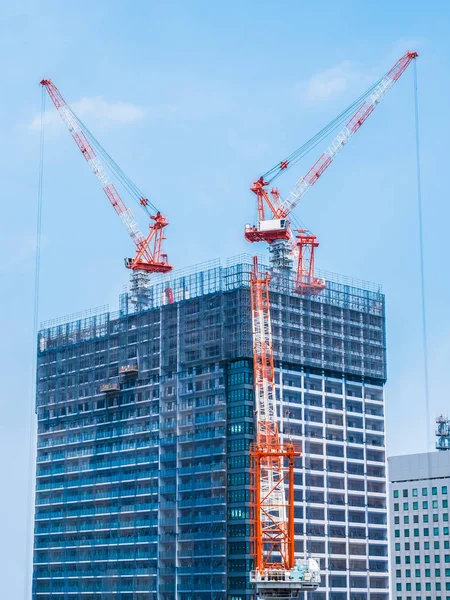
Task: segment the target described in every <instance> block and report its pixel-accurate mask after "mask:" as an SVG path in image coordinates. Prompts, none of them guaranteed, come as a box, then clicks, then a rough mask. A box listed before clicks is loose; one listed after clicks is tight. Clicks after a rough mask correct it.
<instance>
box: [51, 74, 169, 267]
mask: <svg viewBox="0 0 450 600" xmlns="http://www.w3.org/2000/svg"><path fill="white" fill-rule="evenodd" d="M41 85H42V86H44V87H45V89H46V90H47V92H48V95H49V96H50V98H51V100H52V102H53V104H54V105H55V107H56V109H57V110H58V112H59V114H60V116H61V118H62V120H63V121H64V123H65V124H66V126H67V129H68V130H69V132H70V134H71V135H72V137H73V139H74V140H75V143H76V144H77V146H78V148H79V149H80V151H81V154H82V155H83V156H84V158H85V159H86V161H87V163H88V165H89V166H90V168H91V169H92V172H93V173H94V175H95V176H96V178H97V180H98V181H99V183H100V185H101V187H102V188H103V191H104V192H105V194H106V196H107V198H108V200H109V201H110V203H111V204H112V206H113V208H114V210H115V211H116V213H117V214H118V216H119V217H120V219H121V221H122V223H123V224H124V226H125V228H126V229H127V231H128V234H129V235H130V237H131V239H132V240H133V242H134V244H135V246H136V254H135V256H134V258H126V259H125V266H126V267H127V268H128V269H131V270H132V271H134V272H138V271H141V272H146V273H169V272H170V271H172V269H173V267H172V265H170V264H169V262H168V260H167V254H164V252H163V251H162V242H163V240H164V239H165V237H164V228H165V227H167V225H168V224H169V222H168V221H167V219H166V218H165V217H164V216H163V215H162V214H161V213H160V211H159V210H158V209H157V208H156V207H155V206H154V205H153V204H151V203H150V201H149V200H148V199H147V198H146V197H145V196H144V195H143V194H142V193H141V192H140V190H139V189H138V187H137V186H136V185H135V184H134V183H133V182H132V181H131V180H130V179H129V178H128V177H127V176H126V175H125V173H124V172H123V171H122V170H121V169H120V167H119V166H118V165H117V164H116V163H115V162H114V160H113V159H112V158H111V157H110V156H109V154H108V153H107V152H106V150H105V149H104V148H102V146H101V145H100V144H99V142H98V141H97V140H96V139H95V138H94V136H93V135H92V134H91V133H90V131H89V130H88V128H87V127H86V126H85V125H84V124H83V123H82V122H81V121H80V119H79V118H78V117H77V116H76V114H75V113H74V112H73V110H72V109H71V108H70V106H69V105H68V104H67V102H66V101H65V100H64V98H63V96H62V94H61V92H60V91H59V90H58V88H57V87H56V86H55V84H54V83H53V82H52V81H51V80H49V79H43V80H42V81H41ZM111 176H115V178H116V180H117V181H119V182H120V183H121V184H122V185H123V187H124V188H125V189H126V190H127V192H128V193H129V195H130V196H131V197H132V198H133V199H134V200H135V201H136V202H137V203H138V204H139V206H141V208H143V209H144V211H145V212H146V214H147V215H148V217H150V219H151V221H153V224H151V225H150V230H149V232H148V234H147V235H144V234H142V233H141V231H140V229H139V227H138V225H137V223H136V220H135V218H134V216H133V213H132V212H131V209H130V208H129V207H128V206H127V205H126V204H125V203H124V201H123V200H122V198H121V196H120V194H119V192H118V191H117V188H116V186H115V185H114V183H113V181H112V178H111Z"/></svg>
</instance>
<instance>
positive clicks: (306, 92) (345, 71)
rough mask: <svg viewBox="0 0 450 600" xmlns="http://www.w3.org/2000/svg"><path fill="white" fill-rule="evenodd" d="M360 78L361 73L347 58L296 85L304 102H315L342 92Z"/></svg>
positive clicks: (324, 100)
mask: <svg viewBox="0 0 450 600" xmlns="http://www.w3.org/2000/svg"><path fill="white" fill-rule="evenodd" d="M360 78H361V73H360V72H359V71H357V70H356V69H355V68H354V66H353V64H352V63H351V62H350V61H348V60H346V61H343V62H341V63H340V64H338V65H336V66H335V67H331V68H329V69H325V70H323V71H319V72H318V73H316V74H315V75H313V76H312V77H311V78H310V79H308V80H307V81H303V82H300V83H298V84H297V85H296V86H295V87H296V90H297V92H298V93H299V94H300V96H301V98H302V100H303V101H304V102H306V103H308V104H315V103H317V102H326V101H327V100H328V99H329V98H331V97H332V96H336V95H339V94H342V92H345V90H346V89H347V88H348V87H349V85H350V84H351V83H352V82H354V81H355V80H357V79H360Z"/></svg>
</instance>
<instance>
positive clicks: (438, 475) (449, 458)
mask: <svg viewBox="0 0 450 600" xmlns="http://www.w3.org/2000/svg"><path fill="white" fill-rule="evenodd" d="M389 482H390V483H389V503H390V540H391V541H390V546H391V573H392V581H391V586H392V598H393V599H394V600H449V599H450V535H449V517H448V515H449V512H450V511H449V508H448V502H449V490H450V452H428V453H423V454H410V455H405V456H394V457H392V458H390V459H389Z"/></svg>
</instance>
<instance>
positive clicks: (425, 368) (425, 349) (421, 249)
mask: <svg viewBox="0 0 450 600" xmlns="http://www.w3.org/2000/svg"><path fill="white" fill-rule="evenodd" d="M414 121H415V132H416V173H417V213H418V224H419V263H420V297H421V313H422V344H423V374H424V393H425V413H426V420H427V446H428V449H430V446H431V442H430V431H429V428H430V393H429V377H428V333H427V311H426V297H425V264H424V241H423V208H422V179H421V172H420V136H419V96H418V86H417V60H415V61H414Z"/></svg>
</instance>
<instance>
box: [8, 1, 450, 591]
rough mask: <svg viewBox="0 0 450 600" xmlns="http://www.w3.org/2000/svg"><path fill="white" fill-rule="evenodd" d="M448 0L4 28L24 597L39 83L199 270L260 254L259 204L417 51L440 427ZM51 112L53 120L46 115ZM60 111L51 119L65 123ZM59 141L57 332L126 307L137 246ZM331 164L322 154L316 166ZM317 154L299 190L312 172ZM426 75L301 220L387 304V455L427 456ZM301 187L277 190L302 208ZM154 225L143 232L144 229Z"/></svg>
mask: <svg viewBox="0 0 450 600" xmlns="http://www.w3.org/2000/svg"><path fill="white" fill-rule="evenodd" d="M449 13H450V7H449V5H448V3H446V2H443V1H442V0H441V1H440V2H435V3H433V10H430V7H429V6H427V5H426V4H424V3H422V2H418V1H417V0H413V1H412V2H411V1H409V2H404V1H399V2H396V3H391V2H387V1H385V0H381V1H380V2H377V3H375V4H373V3H372V4H371V5H368V4H367V3H360V2H350V1H349V2H346V1H345V0H344V1H343V2H339V3H337V2H325V3H322V4H321V5H320V8H318V5H317V4H313V3H306V2H298V1H289V0H286V1H285V2H283V3H278V2H275V1H264V0H262V1H258V2H256V1H253V0H249V1H247V2H237V1H234V0H231V1H228V2H223V3H218V2H217V3H215V2H207V1H188V0H185V1H184V2H183V1H180V2H177V1H168V2H152V1H147V2H143V1H139V0H137V1H135V2H133V3H125V2H117V1H109V2H106V1H105V0H98V1H97V2H95V3H92V2H89V3H88V2H84V1H81V2H77V3H72V4H70V3H69V4H68V3H58V2H52V1H42V2H39V3H38V2H26V1H18V2H16V3H15V4H14V6H12V4H11V3H10V5H9V6H7V7H3V9H2V15H1V17H0V19H1V20H0V28H1V31H0V33H1V35H0V48H1V52H0V64H1V72H2V79H3V87H4V93H3V95H2V97H1V98H0V119H1V123H2V127H1V128H0V138H1V142H2V143H1V146H0V154H1V163H0V164H1V166H0V170H1V172H2V187H3V207H2V219H1V222H0V253H1V256H2V258H3V260H2V262H1V266H0V279H1V289H2V292H3V295H2V310H1V315H0V319H1V321H2V322H1V331H2V337H3V344H2V354H1V361H2V366H3V373H4V377H3V382H2V389H1V392H0V394H1V403H2V420H1V422H0V446H1V448H2V453H1V456H2V459H1V461H0V468H1V480H2V481H3V482H4V481H5V480H6V481H7V482H8V483H7V485H6V486H4V490H5V491H4V493H3V494H2V495H1V497H0V512H1V514H2V515H3V527H2V536H1V544H0V573H1V576H2V577H1V579H2V589H3V593H4V594H5V598H8V600H16V599H19V598H23V597H24V591H23V585H24V584H23V582H24V571H25V555H24V553H25V540H26V514H27V507H26V490H27V481H28V474H27V469H28V450H27V447H28V435H29V434H28V431H29V418H30V406H31V403H32V401H33V400H32V398H31V381H32V355H33V338H32V323H33V312H32V307H33V265H34V255H33V253H34V244H35V219H36V197H37V181H38V156H39V133H38V130H37V128H36V126H35V125H36V123H35V119H36V117H38V116H39V110H40V95H41V91H40V87H39V81H40V79H42V78H43V77H51V78H52V79H53V80H54V81H55V83H56V85H57V86H58V87H59V88H60V90H61V91H62V93H63V95H64V96H65V97H66V99H67V100H68V101H69V102H70V103H71V104H72V105H74V106H75V107H76V108H77V109H78V112H79V113H80V116H81V117H82V118H83V120H84V121H85V122H86V124H87V125H88V126H89V127H90V129H91V130H92V131H93V132H94V133H95V135H96V137H97V138H98V139H100V141H101V142H102V144H103V145H104V146H105V147H106V149H107V150H108V151H109V152H110V153H111V154H112V155H113V157H114V158H115V159H116V161H117V162H118V163H119V164H120V165H121V167H122V168H123V169H124V170H125V172H126V173H127V174H128V175H129V176H130V177H131V178H132V179H133V180H134V181H136V183H137V184H138V185H139V186H140V187H141V188H142V189H143V190H144V191H145V193H146V194H147V196H148V197H149V198H150V199H151V200H152V201H153V202H154V203H155V204H156V205H157V206H158V208H160V209H161V210H162V211H163V212H164V213H165V214H167V215H168V216H169V219H170V227H169V228H168V230H167V235H168V240H167V244H166V248H167V251H168V253H169V258H170V260H171V261H172V262H173V263H174V264H175V265H176V267H179V268H182V267H185V266H189V265H191V264H194V263H198V262H202V261H204V260H209V259H210V258H215V257H226V256H230V255H234V254H238V253H241V252H249V251H251V250H252V249H251V248H249V247H248V245H247V244H246V242H245V241H244V239H243V235H242V230H243V227H244V225H245V223H246V222H249V221H253V219H254V199H253V197H252V194H251V193H250V192H249V191H248V186H249V183H250V182H251V180H252V178H253V177H256V176H259V175H260V174H261V173H262V172H264V171H266V170H267V169H268V168H270V167H272V166H273V165H274V164H275V163H276V162H278V161H279V160H280V159H281V158H283V157H284V156H285V155H286V154H288V153H289V152H291V151H292V150H294V149H295V148H297V147H298V146H299V145H301V143H302V142H304V141H305V140H306V139H308V138H309V137H310V136H311V135H313V134H314V133H315V132H316V131H317V130H318V129H320V128H321V127H322V126H323V125H325V124H326V123H327V122H328V121H329V120H330V119H331V118H332V117H334V116H335V115H336V114H337V113H338V112H340V110H342V109H343V108H345V107H346V106H347V105H348V104H349V103H350V102H351V101H352V100H353V99H354V98H355V97H356V96H357V95H359V94H360V93H361V92H362V91H363V90H364V89H366V88H367V87H368V85H369V84H370V83H371V82H372V81H374V80H376V79H377V78H378V77H379V76H380V75H381V74H383V73H384V72H386V71H387V70H388V69H389V68H390V66H391V65H392V64H393V63H394V62H395V61H396V60H397V58H399V57H400V56H401V55H402V54H404V52H405V51H406V50H408V49H416V50H418V51H419V53H420V59H419V63H418V71H419V95H420V126H421V147H422V169H423V172H422V175H423V201H424V235H425V266H426V284H427V302H428V305H427V308H428V323H429V354H430V391H431V393H430V399H431V410H430V414H431V418H432V419H433V418H434V416H435V415H436V414H437V413H439V412H444V413H447V412H448V409H447V406H448V393H447V369H448V365H449V363H450V341H449V335H448V334H449V329H450V316H449V312H448V297H449V293H450V284H449V278H448V247H447V240H448V222H449V218H450V207H449V202H448V185H447V181H446V173H447V171H448V162H449V152H448V139H449V137H450V131H449V130H450V127H449V120H448V115H447V109H446V103H447V98H448V97H449V92H450V89H449V88H450V85H449V80H448V73H449V72H450V68H449V67H450V64H449V63H450V58H449V57H450V52H449V49H450V48H449V41H448V22H449V17H450V14H449ZM47 106H48V107H50V105H49V103H47ZM51 108H52V107H51ZM50 114H53V116H50V118H49V122H48V125H47V127H46V146H45V169H44V209H43V249H42V270H41V294H40V320H43V319H49V318H53V317H57V316H62V315H65V314H69V313H73V312H78V311H81V310H84V309H87V308H89V307H93V306H98V305H102V304H106V303H109V304H110V306H111V308H112V309H115V308H116V307H117V297H118V294H119V293H120V291H121V290H122V287H123V285H124V284H126V282H127V278H128V275H127V272H126V271H125V269H124V268H123V266H122V264H123V263H122V259H123V257H124V256H126V255H129V254H130V251H131V249H130V242H129V240H128V238H127V236H126V234H125V232H124V231H123V230H122V226H121V224H120V222H119V220H118V219H117V217H116V215H115V214H114V212H113V211H112V210H111V208H110V206H108V203H107V201H106V198H104V197H103V195H102V192H101V190H100V189H99V187H98V185H97V183H96V182H95V180H94V178H93V176H92V174H91V173H90V172H89V170H88V168H87V167H86V165H85V164H84V161H83V159H82V158H81V157H80V156H79V153H78V150H77V149H76V147H75V145H74V144H73V142H72V140H71V139H70V137H69V135H68V133H67V131H65V130H64V127H63V125H62V123H60V122H59V121H58V120H57V119H56V118H55V117H56V116H57V115H56V114H54V113H50ZM319 153H320V149H317V155H319ZM315 158H316V156H315V154H314V153H313V154H312V155H310V156H309V157H307V158H306V159H305V160H304V162H302V163H301V164H299V165H298V169H297V171H296V172H295V173H294V174H293V176H300V175H302V174H304V173H305V172H306V171H307V170H308V169H309V167H310V166H311V164H312V163H313V162H314V161H315ZM415 181H416V175H415V150H414V112H413V73H412V69H411V68H410V69H409V70H408V71H407V72H406V73H405V74H404V75H403V77H402V78H401V80H400V81H399V82H398V84H397V85H396V87H395V88H394V89H393V90H392V91H391V92H390V94H389V95H388V96H387V98H386V99H385V100H384V101H383V103H382V104H381V105H380V107H379V108H378V109H377V111H376V112H375V113H374V115H373V116H371V118H370V119H369V121H368V122H367V123H366V124H365V125H364V128H363V129H361V131H360V132H359V133H358V135H357V136H356V137H355V139H353V140H352V141H351V143H350V144H349V145H348V147H347V148H346V149H345V151H344V152H343V153H342V154H341V155H340V156H339V157H338V158H337V160H336V163H335V164H334V165H333V166H332V167H331V168H330V169H329V171H328V172H327V173H326V174H325V175H324V177H323V178H322V179H321V180H320V182H319V183H318V184H317V186H315V188H314V189H312V190H311V192H310V193H309V195H308V196H307V197H306V198H305V200H304V201H303V203H302V205H301V206H299V207H298V208H297V213H296V214H297V216H298V217H299V218H301V220H302V221H303V222H305V223H306V224H307V225H308V226H309V227H310V228H311V229H312V230H313V231H314V232H315V233H316V234H317V235H318V236H319V239H320V241H321V246H320V248H319V251H318V254H317V264H318V266H319V267H321V268H323V269H326V270H329V271H334V272H337V273H341V274H344V275H347V276H351V277H356V278H361V279H366V280H371V281H375V282H379V283H380V284H382V286H383V289H384V291H385V293H386V296H387V333H388V359H389V370H388V375H389V383H388V386H387V416H388V450H389V453H390V454H399V453H404V452H412V451H424V450H426V449H428V447H429V446H428V443H429V441H428V439H427V433H428V434H429V435H428V437H429V438H430V442H431V443H433V435H432V434H433V422H432V421H430V422H429V423H427V422H426V413H425V408H424V397H423V371H422V345H421V322H420V298H419V291H420V288H419V253H418V224H417V209H416V187H415V185H416V184H415ZM292 182H293V180H292V179H291V180H290V179H289V177H286V180H285V181H283V180H281V181H280V187H281V191H282V192H283V191H284V192H286V191H288V189H289V186H290V184H291V183H292ZM141 225H142V226H144V225H145V223H144V222H141Z"/></svg>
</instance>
